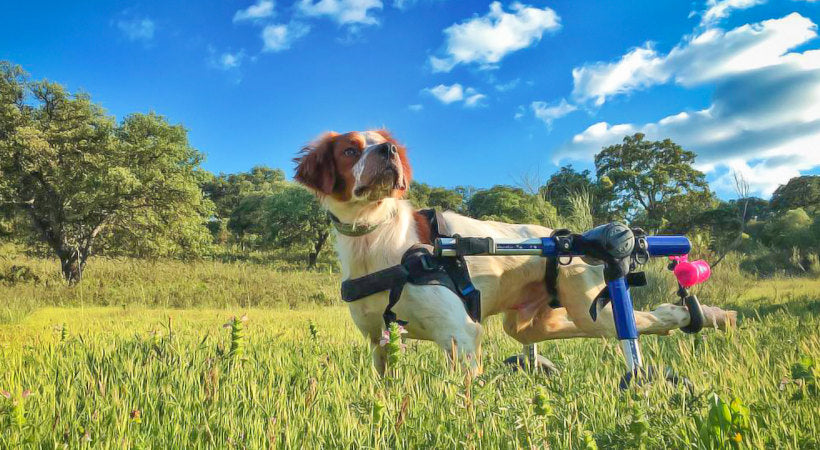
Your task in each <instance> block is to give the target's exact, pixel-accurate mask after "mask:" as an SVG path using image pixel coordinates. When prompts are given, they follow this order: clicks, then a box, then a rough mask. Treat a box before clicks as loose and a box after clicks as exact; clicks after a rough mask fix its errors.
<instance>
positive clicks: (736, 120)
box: [556, 50, 820, 195]
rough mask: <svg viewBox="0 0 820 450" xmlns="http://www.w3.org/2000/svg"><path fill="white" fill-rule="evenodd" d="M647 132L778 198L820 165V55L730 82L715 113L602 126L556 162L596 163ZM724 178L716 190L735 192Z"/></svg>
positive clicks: (718, 95)
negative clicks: (608, 149) (607, 149)
mask: <svg viewBox="0 0 820 450" xmlns="http://www.w3.org/2000/svg"><path fill="white" fill-rule="evenodd" d="M635 132H642V133H644V134H646V135H647V137H648V138H650V139H664V138H670V139H672V140H673V141H675V142H677V143H679V144H681V145H682V146H683V147H684V148H687V149H689V150H693V151H695V152H696V153H697V154H698V159H697V163H698V167H699V168H700V169H701V170H703V171H705V172H707V173H715V174H718V173H720V171H721V170H722V169H731V170H735V171H738V172H741V173H744V174H745V175H746V178H747V180H748V181H749V183H750V185H751V187H752V188H753V190H754V191H755V192H756V193H759V194H762V195H770V194H771V193H772V192H773V191H774V189H776V188H777V186H778V185H779V184H782V183H785V182H786V181H788V179H789V178H791V177H793V176H796V175H797V174H798V173H799V172H800V171H802V170H808V169H811V168H813V167H816V166H818V165H820V151H818V150H817V149H818V148H820V50H808V51H805V52H803V53H789V54H787V55H784V56H783V58H781V60H780V62H779V63H778V64H770V65H767V66H765V67H759V68H753V69H749V70H747V71H745V72H742V73H733V74H731V75H727V76H726V77H724V78H723V79H721V80H719V81H717V82H716V84H715V91H714V94H713V97H712V103H711V105H710V106H709V107H708V108H706V109H703V110H698V111H683V112H680V113H678V114H675V115H672V116H668V117H665V118H662V119H660V120H658V121H656V122H649V123H645V124H631V123H622V124H616V125H610V124H609V123H606V122H599V123H596V124H594V125H592V126H590V127H589V128H587V129H586V130H584V131H583V132H581V133H579V134H577V135H575V136H574V137H573V139H572V141H571V142H568V143H567V144H565V145H564V146H563V147H562V148H561V149H560V150H559V152H558V154H557V155H556V162H557V161H559V160H562V159H582V160H589V159H591V158H592V156H593V155H594V154H595V153H597V152H599V151H600V150H601V148H602V147H604V146H606V145H611V144H613V143H617V142H619V141H620V140H621V139H622V138H623V137H624V136H625V135H627V134H632V133H635ZM728 181H729V180H728V178H726V177H719V178H718V179H717V181H716V184H715V187H718V188H720V186H722V185H726V186H728V184H727V183H728Z"/></svg>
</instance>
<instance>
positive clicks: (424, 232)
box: [413, 211, 433, 245]
mask: <svg viewBox="0 0 820 450" xmlns="http://www.w3.org/2000/svg"><path fill="white" fill-rule="evenodd" d="M413 220H415V221H416V231H417V232H418V234H419V242H421V243H422V244H431V245H432V244H433V238H432V237H433V231H432V230H431V229H430V223H429V222H427V219H426V218H425V217H424V215H422V214H421V213H419V212H417V211H413Z"/></svg>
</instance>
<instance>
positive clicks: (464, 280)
mask: <svg viewBox="0 0 820 450" xmlns="http://www.w3.org/2000/svg"><path fill="white" fill-rule="evenodd" d="M419 213H420V214H421V215H422V216H424V218H426V219H427V222H428V223H429V224H430V229H431V230H432V236H431V239H432V240H433V241H435V240H436V238H439V237H452V234H451V233H450V230H448V229H447V221H445V220H444V215H443V214H442V213H441V211H438V210H435V209H422V210H419ZM440 261H441V265H442V266H444V270H445V272H447V275H449V276H450V279H452V280H453V283H455V289H454V291H455V293H456V294H458V296H459V297H461V299H462V301H463V302H464V308H465V309H467V314H468V315H469V316H470V318H471V319H473V321H474V322H480V321H481V291H479V290H478V289H476V288H475V285H473V282H472V280H471V279H470V270H469V269H468V267H467V260H466V259H464V257H463V256H459V257H457V258H452V257H450V258H441V259H440Z"/></svg>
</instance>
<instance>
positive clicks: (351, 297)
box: [342, 265, 409, 302]
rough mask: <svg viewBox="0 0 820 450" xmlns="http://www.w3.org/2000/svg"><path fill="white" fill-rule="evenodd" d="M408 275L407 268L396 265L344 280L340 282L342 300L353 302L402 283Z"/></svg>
mask: <svg viewBox="0 0 820 450" xmlns="http://www.w3.org/2000/svg"><path fill="white" fill-rule="evenodd" d="M408 275H409V273H408V271H407V269H406V268H405V267H404V266H402V265H398V266H393V267H388V268H387V269H383V270H380V271H378V272H373V273H371V274H368V275H365V276H363V277H359V278H355V279H351V280H345V281H343V282H342V300H344V301H346V302H353V301H356V300H358V299H360V298H363V297H367V296H368V295H373V294H375V293H377V292H382V291H387V290H390V289H392V288H393V286H396V285H403V284H404V283H405V282H406V281H407V277H408Z"/></svg>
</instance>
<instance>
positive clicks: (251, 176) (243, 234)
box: [202, 166, 285, 247]
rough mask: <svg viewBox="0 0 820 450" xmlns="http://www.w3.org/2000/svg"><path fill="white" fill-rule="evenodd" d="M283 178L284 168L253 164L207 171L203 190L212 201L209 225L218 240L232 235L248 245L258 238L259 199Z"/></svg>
mask: <svg viewBox="0 0 820 450" xmlns="http://www.w3.org/2000/svg"><path fill="white" fill-rule="evenodd" d="M284 181H285V172H283V171H282V170H281V169H271V168H269V167H265V166H255V167H253V168H252V169H251V170H250V172H239V173H233V174H224V173H220V174H219V175H213V174H210V173H208V174H207V176H206V177H205V180H203V183H202V191H203V192H204V194H205V196H206V197H207V198H209V199H210V200H211V201H213V202H214V204H215V214H214V217H213V218H212V220H211V222H210V229H211V233H212V234H213V236H214V237H215V239H216V240H217V242H221V243H227V242H228V240H229V237H233V238H234V239H233V241H236V242H239V243H240V245H242V246H243V247H247V246H248V244H252V243H253V241H256V240H259V237H260V234H261V233H262V230H261V213H262V199H264V198H265V197H267V196H268V195H271V194H273V193H274V192H275V191H276V190H277V189H279V187H280V186H281V184H282V183H284Z"/></svg>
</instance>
